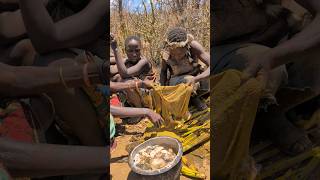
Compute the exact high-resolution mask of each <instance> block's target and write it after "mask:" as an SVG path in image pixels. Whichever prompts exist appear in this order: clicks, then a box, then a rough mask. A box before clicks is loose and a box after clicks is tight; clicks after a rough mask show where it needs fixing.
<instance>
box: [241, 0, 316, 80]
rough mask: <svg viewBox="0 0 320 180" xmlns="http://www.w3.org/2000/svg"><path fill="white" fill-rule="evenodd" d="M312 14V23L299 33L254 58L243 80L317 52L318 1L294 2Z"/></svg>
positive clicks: (301, 0) (298, 0)
mask: <svg viewBox="0 0 320 180" xmlns="http://www.w3.org/2000/svg"><path fill="white" fill-rule="evenodd" d="M296 1H297V2H298V3H299V4H301V5H302V6H303V7H305V8H306V9H308V11H309V12H311V13H312V14H313V17H314V18H313V20H312V22H311V23H310V24H309V25H308V26H306V27H305V28H304V29H303V30H302V31H301V32H299V33H297V34H296V35H295V36H293V37H292V38H291V39H289V40H287V41H285V42H283V43H282V44H280V45H278V46H276V47H274V48H271V49H269V50H267V51H266V52H264V53H263V54H260V55H259V57H256V59H255V60H253V61H250V62H251V63H250V64H249V65H248V67H247V68H246V69H245V70H244V72H245V73H244V75H243V77H242V79H243V80H246V79H249V78H250V77H252V76H257V74H258V72H260V73H259V74H267V72H268V71H270V70H271V69H273V68H276V67H278V66H280V65H283V64H287V63H290V62H294V61H298V60H300V59H303V58H304V56H305V55H307V54H312V53H315V52H319V48H320V14H319V12H320V1H318V0H304V1H303V0H296Z"/></svg>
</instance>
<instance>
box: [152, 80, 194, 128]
mask: <svg viewBox="0 0 320 180" xmlns="http://www.w3.org/2000/svg"><path fill="white" fill-rule="evenodd" d="M192 89H193V88H192V86H188V85H186V84H179V85H177V86H157V85H155V86H154V87H153V90H152V91H151V97H152V105H153V107H154V108H155V111H156V112H157V113H159V114H161V116H162V117H163V118H164V119H165V120H166V121H167V122H172V121H173V120H182V119H187V118H188V115H189V113H188V112H189V111H188V105H189V100H190V96H191V93H192Z"/></svg>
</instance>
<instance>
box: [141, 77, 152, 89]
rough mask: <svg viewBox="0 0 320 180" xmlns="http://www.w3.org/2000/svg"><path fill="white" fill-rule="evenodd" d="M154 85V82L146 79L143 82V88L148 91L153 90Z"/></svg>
mask: <svg viewBox="0 0 320 180" xmlns="http://www.w3.org/2000/svg"><path fill="white" fill-rule="evenodd" d="M153 84H154V82H153V80H148V79H146V80H144V81H142V86H143V88H146V89H151V88H152V87H153Z"/></svg>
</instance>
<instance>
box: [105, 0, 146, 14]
mask: <svg viewBox="0 0 320 180" xmlns="http://www.w3.org/2000/svg"><path fill="white" fill-rule="evenodd" d="M114 1H116V0H111V1H110V4H111V5H112V4H113V2H114ZM142 1H144V2H145V3H146V5H147V10H150V6H149V4H150V3H149V0H123V7H125V8H126V9H128V10H129V11H144V7H143V4H142Z"/></svg>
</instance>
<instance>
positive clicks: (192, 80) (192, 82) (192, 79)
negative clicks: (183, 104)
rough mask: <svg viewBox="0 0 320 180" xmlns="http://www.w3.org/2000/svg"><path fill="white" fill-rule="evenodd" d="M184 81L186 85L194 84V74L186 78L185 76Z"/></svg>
mask: <svg viewBox="0 0 320 180" xmlns="http://www.w3.org/2000/svg"><path fill="white" fill-rule="evenodd" d="M184 81H185V83H186V84H187V85H188V86H194V85H195V83H196V78H195V77H194V76H192V77H191V76H188V78H185V79H184Z"/></svg>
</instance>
